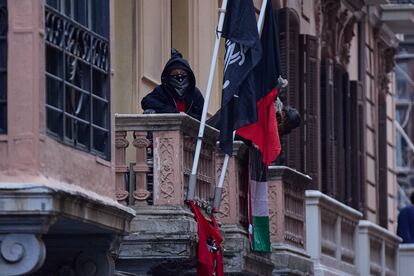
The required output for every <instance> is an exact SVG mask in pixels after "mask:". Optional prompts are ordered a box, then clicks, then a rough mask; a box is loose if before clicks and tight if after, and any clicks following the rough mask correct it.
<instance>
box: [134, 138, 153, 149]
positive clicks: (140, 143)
mask: <svg viewBox="0 0 414 276" xmlns="http://www.w3.org/2000/svg"><path fill="white" fill-rule="evenodd" d="M133 144H134V147H136V148H146V147H148V145H149V144H150V141H149V140H148V139H147V138H144V137H137V138H135V139H134V142H133Z"/></svg>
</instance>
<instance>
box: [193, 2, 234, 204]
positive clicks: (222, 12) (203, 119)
mask: <svg viewBox="0 0 414 276" xmlns="http://www.w3.org/2000/svg"><path fill="white" fill-rule="evenodd" d="M226 8H227V0H223V2H222V4H221V8H220V10H219V11H220V16H219V21H218V26H217V37H216V42H215V44H214V50H213V57H212V58H211V64H210V73H209V75H208V83H207V90H206V95H205V100H204V106H203V113H202V115H201V121H200V129H199V130H198V137H197V144H196V149H195V154H194V160H193V167H192V170H191V175H190V180H189V183H188V193H187V200H193V199H194V195H195V187H196V182H197V167H198V160H199V159H200V152H201V144H202V139H203V135H204V128H205V125H206V117H207V110H208V105H209V102H210V94H211V87H212V84H213V80H214V72H215V70H216V64H217V56H218V51H219V47H220V39H221V31H222V30H223V23H224V15H225V12H226Z"/></svg>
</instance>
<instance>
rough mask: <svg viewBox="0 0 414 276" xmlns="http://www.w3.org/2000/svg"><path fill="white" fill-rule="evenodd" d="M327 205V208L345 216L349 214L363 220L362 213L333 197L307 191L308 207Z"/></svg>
mask: <svg viewBox="0 0 414 276" xmlns="http://www.w3.org/2000/svg"><path fill="white" fill-rule="evenodd" d="M320 204H323V205H326V206H327V207H329V209H330V208H334V209H335V210H337V212H341V213H344V214H349V215H350V216H352V217H354V218H355V219H362V217H363V216H362V213H361V212H359V211H357V210H355V209H353V208H351V207H349V206H348V205H345V204H343V203H342V202H339V201H338V200H336V199H333V198H332V197H329V196H327V195H325V194H323V193H321V192H320V191H317V190H307V191H306V205H320Z"/></svg>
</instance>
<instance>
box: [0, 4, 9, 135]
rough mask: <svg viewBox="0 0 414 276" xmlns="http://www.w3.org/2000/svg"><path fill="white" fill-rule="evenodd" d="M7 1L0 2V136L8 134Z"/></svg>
mask: <svg viewBox="0 0 414 276" xmlns="http://www.w3.org/2000/svg"><path fill="white" fill-rule="evenodd" d="M7 30H8V23H7V0H0V134H5V133H7Z"/></svg>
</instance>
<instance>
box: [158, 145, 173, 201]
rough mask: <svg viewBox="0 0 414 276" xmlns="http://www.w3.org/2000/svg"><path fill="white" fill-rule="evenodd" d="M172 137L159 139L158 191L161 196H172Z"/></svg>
mask: <svg viewBox="0 0 414 276" xmlns="http://www.w3.org/2000/svg"><path fill="white" fill-rule="evenodd" d="M172 142H173V139H172V138H161V139H160V146H159V147H160V149H159V152H160V179H159V183H160V191H161V196H162V197H163V198H174V193H175V190H174V179H175V171H174V169H173V162H174V147H173V144H172Z"/></svg>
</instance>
